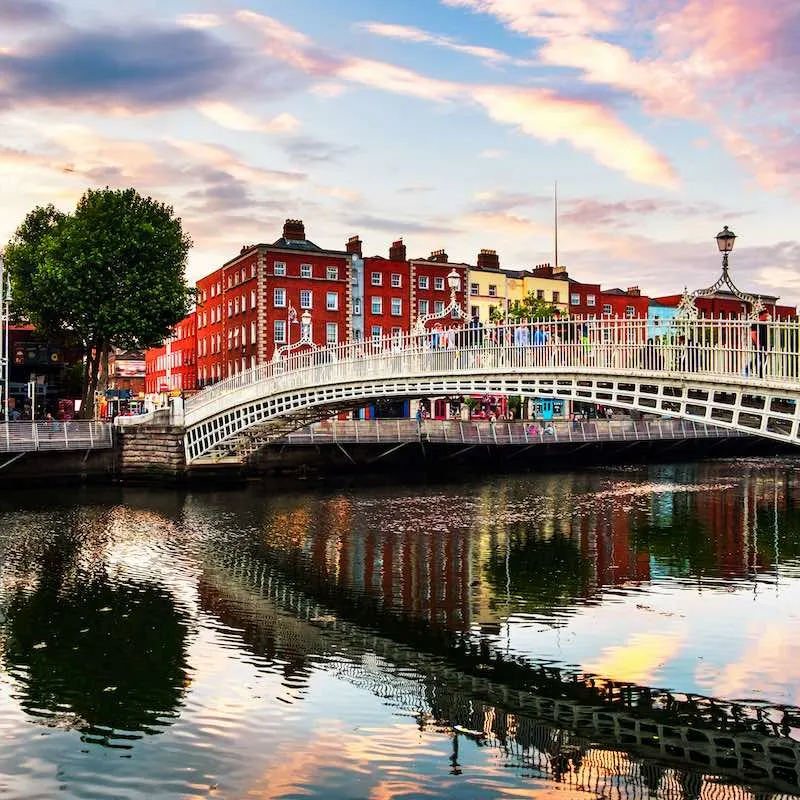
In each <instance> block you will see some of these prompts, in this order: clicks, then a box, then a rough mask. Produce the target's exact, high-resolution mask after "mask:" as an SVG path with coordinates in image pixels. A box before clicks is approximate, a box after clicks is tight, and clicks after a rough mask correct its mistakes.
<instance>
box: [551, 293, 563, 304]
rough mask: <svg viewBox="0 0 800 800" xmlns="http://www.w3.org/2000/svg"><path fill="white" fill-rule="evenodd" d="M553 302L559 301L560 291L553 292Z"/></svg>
mask: <svg viewBox="0 0 800 800" xmlns="http://www.w3.org/2000/svg"><path fill="white" fill-rule="evenodd" d="M553 302H554V303H559V302H561V293H560V292H553Z"/></svg>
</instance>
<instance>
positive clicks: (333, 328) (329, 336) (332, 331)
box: [325, 322, 339, 344]
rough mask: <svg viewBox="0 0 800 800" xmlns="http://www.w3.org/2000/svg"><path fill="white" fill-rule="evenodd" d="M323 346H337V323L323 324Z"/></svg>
mask: <svg viewBox="0 0 800 800" xmlns="http://www.w3.org/2000/svg"><path fill="white" fill-rule="evenodd" d="M325 344H339V324H338V323H337V322H326V323H325Z"/></svg>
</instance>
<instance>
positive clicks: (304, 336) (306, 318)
mask: <svg viewBox="0 0 800 800" xmlns="http://www.w3.org/2000/svg"><path fill="white" fill-rule="evenodd" d="M292 310H294V309H292ZM295 322H297V312H295ZM301 347H310V348H311V349H312V350H316V349H317V345H315V344H314V334H313V328H312V325H311V312H310V311H309V310H308V309H306V310H305V311H304V312H303V313H302V314H301V315H300V339H299V340H298V341H296V342H288V341H287V343H286V344H285V345H283V347H278V346H277V345H276V346H275V352H274V353H273V354H272V360H273V361H278V360H279V359H280V358H281V357H282V356H288V355H289V353H291V352H292V351H293V350H299V349H300V348H301Z"/></svg>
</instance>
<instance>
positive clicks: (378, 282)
mask: <svg viewBox="0 0 800 800" xmlns="http://www.w3.org/2000/svg"><path fill="white" fill-rule="evenodd" d="M369 285H370V286H383V274H382V273H380V272H372V273H370V276H369Z"/></svg>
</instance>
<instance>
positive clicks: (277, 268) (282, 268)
mask: <svg viewBox="0 0 800 800" xmlns="http://www.w3.org/2000/svg"><path fill="white" fill-rule="evenodd" d="M272 272H273V274H274V275H285V274H286V262H285V261H276V262H275V265H274V266H273V268H272Z"/></svg>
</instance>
